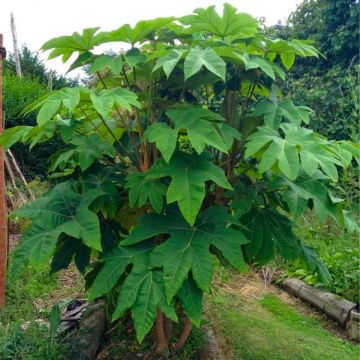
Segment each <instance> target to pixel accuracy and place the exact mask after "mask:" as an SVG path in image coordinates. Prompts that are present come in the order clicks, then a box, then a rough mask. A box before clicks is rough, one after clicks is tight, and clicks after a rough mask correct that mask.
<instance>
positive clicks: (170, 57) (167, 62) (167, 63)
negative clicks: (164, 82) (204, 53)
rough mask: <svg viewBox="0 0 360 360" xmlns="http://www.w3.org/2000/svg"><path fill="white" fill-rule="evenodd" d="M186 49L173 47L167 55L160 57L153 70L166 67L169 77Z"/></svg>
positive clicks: (165, 70)
mask: <svg viewBox="0 0 360 360" xmlns="http://www.w3.org/2000/svg"><path fill="white" fill-rule="evenodd" d="M184 52H185V50H181V49H171V50H170V51H169V52H168V53H167V54H166V55H165V56H162V57H160V58H159V59H158V60H157V61H156V64H155V66H154V68H153V72H154V71H156V70H157V69H160V68H161V67H162V68H163V69H164V72H165V74H166V76H167V77H168V78H169V76H170V74H171V73H172V71H173V70H174V68H175V66H176V64H177V63H178V62H179V61H180V59H181V57H182V55H183V53H184Z"/></svg>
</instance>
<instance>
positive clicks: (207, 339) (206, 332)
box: [200, 324, 224, 360]
mask: <svg viewBox="0 0 360 360" xmlns="http://www.w3.org/2000/svg"><path fill="white" fill-rule="evenodd" d="M201 328H202V333H203V336H204V344H203V346H202V349H201V351H200V360H224V358H223V356H222V355H221V353H220V348H219V345H218V343H217V341H216V338H215V334H214V331H213V329H212V327H211V326H210V325H209V324H205V325H203V326H202V327H201Z"/></svg>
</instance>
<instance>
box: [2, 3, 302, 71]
mask: <svg viewBox="0 0 360 360" xmlns="http://www.w3.org/2000/svg"><path fill="white" fill-rule="evenodd" d="M301 1H302V0H228V1H227V2H229V3H231V4H232V5H233V6H235V7H236V8H237V9H238V10H239V11H240V12H247V13H249V14H251V15H253V16H255V17H265V19H266V23H267V24H268V25H272V24H276V23H277V22H278V21H279V20H280V21H282V22H283V23H284V22H285V20H286V19H287V17H288V16H289V15H290V13H291V12H292V11H294V10H295V8H296V5H297V4H299V3H301ZM224 2H226V1H224V0H175V1H174V0H127V1H121V0H117V1H116V0H58V1H51V0H1V6H0V34H1V33H2V34H3V35H4V46H5V47H6V49H7V50H8V51H10V52H12V51H13V44H12V37H11V30H10V13H11V12H12V13H13V14H14V18H15V24H16V31H17V39H18V45H21V44H26V45H27V46H28V47H29V48H30V49H31V50H32V51H35V50H39V49H40V47H41V45H42V44H43V43H44V42H45V41H47V40H49V39H52V38H54V37H57V36H61V35H70V34H72V33H73V32H74V31H78V32H79V31H81V30H82V29H84V28H87V27H95V26H100V27H101V29H102V30H104V31H109V30H114V29H117V28H119V27H120V26H121V25H123V24H125V23H129V24H131V25H134V24H136V22H138V21H140V20H147V19H152V18H156V17H165V16H183V15H188V14H190V13H191V12H192V10H194V9H196V8H198V7H208V6H210V5H216V7H217V9H218V10H220V11H221V8H222V4H223V3H224ZM112 46H114V45H112ZM114 50H115V51H117V50H119V49H114ZM41 56H42V58H44V59H46V54H43V55H41ZM46 66H47V67H48V68H50V69H55V70H56V71H57V72H58V73H60V74H65V72H66V70H67V66H66V65H65V66H64V65H63V64H62V63H61V61H60V60H59V59H54V60H49V61H46ZM74 75H76V73H75V74H73V73H70V76H74Z"/></svg>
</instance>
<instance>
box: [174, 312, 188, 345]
mask: <svg viewBox="0 0 360 360" xmlns="http://www.w3.org/2000/svg"><path fill="white" fill-rule="evenodd" d="M191 329H192V322H191V321H190V320H189V319H188V318H186V320H185V323H184V327H183V331H182V333H181V335H180V337H179V339H178V341H177V343H176V344H175V345H174V346H173V348H174V350H176V351H178V350H181V349H182V348H183V347H184V345H185V343H186V340H187V338H188V337H189V335H190V332H191Z"/></svg>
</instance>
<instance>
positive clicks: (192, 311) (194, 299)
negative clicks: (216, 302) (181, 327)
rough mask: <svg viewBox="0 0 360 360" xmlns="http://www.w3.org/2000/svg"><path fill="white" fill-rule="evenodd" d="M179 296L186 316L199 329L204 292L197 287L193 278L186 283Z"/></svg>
mask: <svg viewBox="0 0 360 360" xmlns="http://www.w3.org/2000/svg"><path fill="white" fill-rule="evenodd" d="M178 296H179V299H180V302H181V305H182V307H183V308H184V310H185V313H186V316H187V317H188V318H189V319H190V320H191V321H192V322H193V323H194V324H195V325H196V326H197V327H199V326H200V322H201V314H202V307H203V292H202V291H201V290H200V289H199V288H198V287H197V286H196V284H195V282H194V280H193V279H192V278H191V277H189V278H187V279H186V280H185V281H184V283H183V285H182V287H181V288H180V290H179V293H178Z"/></svg>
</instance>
